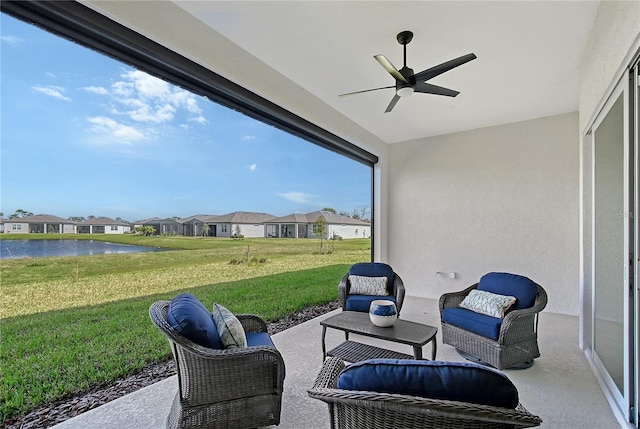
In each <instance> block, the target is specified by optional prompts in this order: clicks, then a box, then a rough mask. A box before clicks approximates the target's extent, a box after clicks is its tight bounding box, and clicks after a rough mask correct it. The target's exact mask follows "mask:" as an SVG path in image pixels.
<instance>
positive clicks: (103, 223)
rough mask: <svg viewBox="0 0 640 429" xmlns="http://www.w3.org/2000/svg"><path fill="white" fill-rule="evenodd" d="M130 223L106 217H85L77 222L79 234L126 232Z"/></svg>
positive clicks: (129, 228) (128, 230)
mask: <svg viewBox="0 0 640 429" xmlns="http://www.w3.org/2000/svg"><path fill="white" fill-rule="evenodd" d="M128 232H131V225H129V224H128V223H125V222H121V221H119V220H114V219H111V218H108V217H96V218H93V219H86V220H83V221H82V222H79V223H78V233H79V234H126V233H128Z"/></svg>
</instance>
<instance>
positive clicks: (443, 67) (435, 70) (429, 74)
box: [415, 54, 478, 82]
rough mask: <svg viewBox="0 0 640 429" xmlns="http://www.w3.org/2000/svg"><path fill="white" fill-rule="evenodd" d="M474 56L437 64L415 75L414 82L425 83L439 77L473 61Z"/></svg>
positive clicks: (465, 56) (468, 55)
mask: <svg viewBox="0 0 640 429" xmlns="http://www.w3.org/2000/svg"><path fill="white" fill-rule="evenodd" d="M476 58H478V57H476V55H475V54H467V55H463V56H461V57H458V58H455V59H453V60H450V61H447V62H445V63H442V64H438V65H437V66H434V67H431V68H430V69H427V70H424V71H421V72H420V73H416V74H415V78H416V82H425V81H427V80H429V79H431V78H434V77H436V76H438V75H441V74H442V73H444V72H447V71H449V70H451V69H453V68H456V67H458V66H461V65H462V64H464V63H468V62H469V61H471V60H475V59H476Z"/></svg>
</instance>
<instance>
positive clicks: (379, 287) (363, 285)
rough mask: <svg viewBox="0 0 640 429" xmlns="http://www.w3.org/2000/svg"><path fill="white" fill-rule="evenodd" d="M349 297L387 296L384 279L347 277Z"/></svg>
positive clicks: (385, 279) (385, 280)
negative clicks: (349, 285)
mask: <svg viewBox="0 0 640 429" xmlns="http://www.w3.org/2000/svg"><path fill="white" fill-rule="evenodd" d="M349 283H350V284H351V288H350V289H349V294H351V295H389V292H388V291H387V278H386V277H366V276H349Z"/></svg>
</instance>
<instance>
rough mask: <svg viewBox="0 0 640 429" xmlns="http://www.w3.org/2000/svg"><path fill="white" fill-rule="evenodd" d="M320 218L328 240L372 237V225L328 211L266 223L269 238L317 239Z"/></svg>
mask: <svg viewBox="0 0 640 429" xmlns="http://www.w3.org/2000/svg"><path fill="white" fill-rule="evenodd" d="M320 216H323V217H324V220H325V221H326V231H325V236H326V237H327V238H338V237H339V238H368V237H370V236H371V224H370V223H367V222H364V221H361V220H359V219H354V218H352V217H349V216H344V215H340V214H336V213H333V212H328V211H320V210H319V211H315V212H311V213H307V214H299V213H294V214H290V215H287V216H282V217H277V218H274V219H271V220H270V221H268V222H266V223H265V232H266V236H267V237H277V238H316V237H318V235H317V234H316V221H317V220H318V218H319V217H320Z"/></svg>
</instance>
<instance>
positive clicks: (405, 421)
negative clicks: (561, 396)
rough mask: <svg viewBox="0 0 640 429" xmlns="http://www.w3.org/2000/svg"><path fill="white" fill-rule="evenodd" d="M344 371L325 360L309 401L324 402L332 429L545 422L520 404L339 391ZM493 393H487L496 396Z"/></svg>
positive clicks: (463, 428)
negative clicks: (312, 399) (509, 406)
mask: <svg viewBox="0 0 640 429" xmlns="http://www.w3.org/2000/svg"><path fill="white" fill-rule="evenodd" d="M344 368H345V365H344V362H343V361H342V360H341V359H337V358H333V357H330V358H327V360H325V362H324V364H323V366H322V369H321V370H320V373H319V374H318V376H317V377H316V380H315V382H314V385H313V387H312V388H311V389H309V390H308V394H309V396H310V397H311V398H314V399H319V400H321V401H323V402H326V403H327V404H328V407H329V418H330V419H331V428H332V429H370V428H402V429H413V428H415V429H427V428H437V429H447V428H451V429H454V428H455V429H471V428H473V429H478V428H491V429H504V428H526V427H534V426H539V425H540V424H541V423H542V420H541V419H540V418H539V417H538V416H535V415H533V414H531V413H529V412H528V411H527V410H526V409H525V408H524V407H523V406H522V405H520V404H519V403H518V405H517V407H516V408H504V407H497V406H490V405H478V404H473V403H467V402H460V401H452V400H443V399H429V398H425V397H418V396H410V395H404V394H397V393H381V392H375V391H357V390H344V389H339V388H338V387H337V386H338V378H339V377H340V374H341V372H342V371H343V369H344ZM492 393H493V392H489V393H488V394H492Z"/></svg>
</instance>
